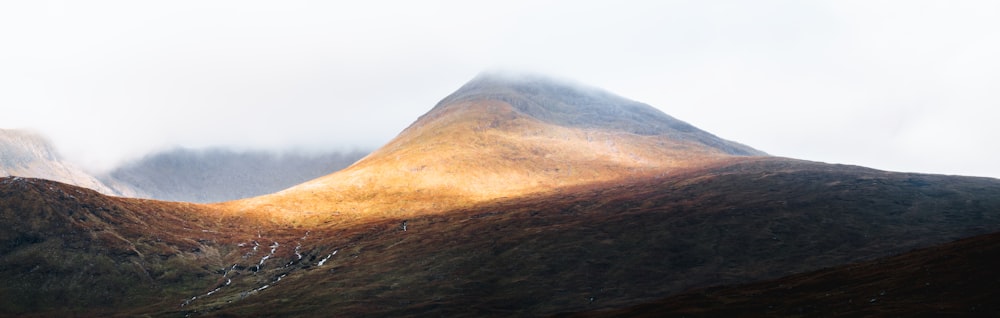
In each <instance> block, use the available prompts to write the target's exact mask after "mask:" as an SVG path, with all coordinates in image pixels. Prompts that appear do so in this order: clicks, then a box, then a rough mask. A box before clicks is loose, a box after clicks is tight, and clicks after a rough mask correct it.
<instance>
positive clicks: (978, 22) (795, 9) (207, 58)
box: [0, 1, 1000, 177]
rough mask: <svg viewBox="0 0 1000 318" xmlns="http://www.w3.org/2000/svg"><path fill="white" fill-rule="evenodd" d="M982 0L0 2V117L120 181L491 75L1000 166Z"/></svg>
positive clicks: (783, 137) (991, 44)
mask: <svg viewBox="0 0 1000 318" xmlns="http://www.w3.org/2000/svg"><path fill="white" fill-rule="evenodd" d="M998 15H1000V4H997V3H995V2H989V1H949V2H931V1H884V2H844V1H818V2H808V3H801V2H794V1H764V2H753V3H746V2H737V1H723V2H711V3H706V2H697V1H669V2H667V1H649V2H630V3H627V4H622V3H610V2H590V1H547V2H530V1H510V2H503V3H495V4H478V3H466V2H459V1H432V2H422V3H419V4H417V3H409V2H389V3H383V2H379V3H351V4H340V3H316V2H309V1H287V2H281V3H269V2H259V1H213V2H198V1H175V2H165V3H145V2H143V3H135V2H128V1H89V2H70V1H47V2H40V1H32V2H5V3H3V4H0V41H2V43H4V49H3V50H0V69H2V70H3V71H2V72H0V107H2V115H0V128H28V129H32V130H34V131H39V132H41V133H42V134H44V135H46V136H48V137H49V138H50V139H51V140H52V141H53V142H54V143H55V148H56V149H59V150H60V152H62V154H63V155H64V156H65V157H66V158H67V159H69V160H71V161H74V162H76V163H77V164H79V165H81V166H83V167H85V168H86V169H88V170H91V171H98V172H100V171H110V170H112V169H114V168H115V167H118V166H120V165H122V164H123V163H125V162H128V161H129V160H136V159H137V158H142V157H143V156H144V155H147V154H149V153H152V152H155V151H160V150H164V149H172V148H174V147H184V148H195V149H202V148H210V147H226V148H229V149H236V150H262V151H279V152H281V151H287V150H295V149H297V150H298V151H306V152H324V151H346V150H351V149H374V148H377V147H379V146H381V145H382V144H384V143H385V142H387V141H389V140H390V139H391V138H393V137H394V136H395V135H396V134H397V133H399V132H400V131H401V130H402V129H404V128H405V127H407V126H408V125H409V124H410V123H411V122H413V121H414V120H416V119H417V117H419V116H420V115H421V114H423V113H425V112H427V111H428V110H430V109H431V108H432V107H433V106H434V105H435V104H436V103H437V102H438V101H439V100H441V99H442V98H444V97H445V96H447V95H448V94H450V93H451V92H453V91H455V90H456V89H458V88H459V87H461V86H462V85H463V84H464V83H465V82H467V81H468V80H470V79H472V78H474V77H475V76H476V74H478V73H480V72H482V71H484V70H513V71H516V72H529V73H538V74H546V75H550V76H556V77H560V78H569V79H573V80H574V81H577V82H580V83H584V84H586V85H591V86H595V87H600V88H602V89H605V90H607V91H610V92H612V93H615V94H618V95H621V96H623V97H625V98H628V99H632V100H636V101H638V102H642V103H646V104H649V105H652V106H654V107H657V108H659V109H660V110H662V111H663V112H665V113H666V114H669V115H670V116H673V117H675V118H677V119H679V120H683V121H685V122H688V123H690V124H692V125H694V126H697V127H699V128H701V129H703V130H706V131H708V132H711V133H713V134H715V135H718V136H720V137H722V138H726V139H730V140H734V141H738V142H740V143H743V144H746V145H749V146H751V147H754V148H757V149H760V150H763V151H765V152H768V153H770V154H772V155H779V156H788V157H795V158H802V159H809V160H816V161H824V162H833V163H847V164H857V165H864V166H870V167H874V168H879V169H886V170H895V171H916V172H929V173H946V174H963V175H980V176H992V177H1000V167H998V166H996V165H995V162H997V161H1000V148H998V147H991V146H990V145H992V142H993V141H994V140H997V139H1000V127H998V126H996V125H994V124H993V123H992V122H991V121H993V120H994V119H995V118H1000V117H998V115H1000V114H998V110H997V109H998V108H997V107H996V106H998V105H1000V96H998V94H997V93H996V92H997V91H998V90H997V87H1000V76H998V75H997V74H1000V61H998V60H997V59H996V58H995V57H996V56H1000V38H998V37H996V36H995V31H994V30H998V29H1000V17H998Z"/></svg>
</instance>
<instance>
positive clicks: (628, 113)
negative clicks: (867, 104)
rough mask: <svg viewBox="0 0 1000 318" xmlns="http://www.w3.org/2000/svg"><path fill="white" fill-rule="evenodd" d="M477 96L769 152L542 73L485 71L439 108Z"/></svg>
mask: <svg viewBox="0 0 1000 318" xmlns="http://www.w3.org/2000/svg"><path fill="white" fill-rule="evenodd" d="M475 101H499V102H503V103H506V104H509V105H510V106H512V107H513V108H514V109H516V110H517V111H518V112H519V113H522V114H524V115H527V116H530V117H532V118H535V119H537V120H540V121H542V122H546V123H549V124H553V125H558V126H565V127H573V128H580V129H598V130H609V131H618V132H625V133H629V134H636V135H643V136H652V135H661V136H667V137H670V138H674V139H678V140H684V141H693V142H698V143H701V144H704V145H705V146H708V147H712V148H716V149H718V150H721V151H722V152H724V153H726V154H730V155H738V156H754V155H757V156H759V155H766V153H764V152H762V151H759V150H756V149H753V148H751V147H748V146H745V145H742V144H739V143H735V142H732V141H728V140H724V139H721V138H718V137H716V136H714V135H712V134H710V133H708V132H705V131H703V130H701V129H698V128H696V127H694V126H692V125H690V124H688V123H686V122H684V121H681V120H678V119H676V118H674V117H671V116H670V115H667V114H665V113H663V112H662V111H660V110H659V109H656V108H654V107H652V106H650V105H647V104H644V103H641V102H637V101H633V100H630V99H627V98H624V97H621V96H618V95H615V94H612V93H610V92H607V91H605V90H602V89H599V88H595V87H589V86H586V85H582V84H577V83H573V82H570V81H566V80H560V79H554V78H551V77H546V76H543V75H537V74H514V73H503V72H485V73H480V74H479V75H478V76H476V77H475V78H473V79H472V80H471V81H469V82H468V83H466V84H465V85H463V86H462V87H461V88H459V89H458V90H457V91H455V92H454V93H452V94H451V95H449V96H448V97H446V98H444V99H443V100H441V102H439V103H438V104H437V105H436V106H435V107H434V109H433V110H432V111H431V112H430V113H429V115H430V114H433V113H435V111H444V109H446V108H448V107H449V106H451V105H456V104H466V105H467V104H468V103H467V102H475Z"/></svg>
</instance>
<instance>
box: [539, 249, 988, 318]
mask: <svg viewBox="0 0 1000 318" xmlns="http://www.w3.org/2000/svg"><path fill="white" fill-rule="evenodd" d="M998 267H1000V233H994V234H988V235H982V236H976V237H973V238H968V239H963V240H960V241H957V242H951V243H946V244H942V245H938V246H934V247H930V248H926V249H920V250H917V251H913V252H909V253H905V254H901V255H896V256H892V257H887V258H880V259H876V260H872V261H867V262H862V263H857V264H851V265H843V266H838V267H834V268H828V269H823V270H819V271H815V272H809V273H804V274H797V275H792V276H787V277H782V278H780V279H776V280H771V281H765V282H757V283H751V284H745V285H737V286H722V287H712V288H705V289H697V290H692V291H688V292H684V293H682V294H678V295H674V296H671V297H668V298H665V299H662V300H658V301H655V302H650V303H646V304H641V305H635V306H631V307H627V308H622V309H616V310H605V311H591V312H582V313H574V314H563V315H559V316H561V317H665V316H678V317H679V316H686V317H764V316H767V317H814V316H847V317H861V316H890V317H915V316H941V315H950V316H955V315H961V316H982V317H987V316H989V317H996V316H998V315H1000V293H998V292H997V291H998V290H1000V272H998V271H997V270H996V269H997V268H998Z"/></svg>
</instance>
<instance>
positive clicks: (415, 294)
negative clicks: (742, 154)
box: [215, 158, 1000, 316]
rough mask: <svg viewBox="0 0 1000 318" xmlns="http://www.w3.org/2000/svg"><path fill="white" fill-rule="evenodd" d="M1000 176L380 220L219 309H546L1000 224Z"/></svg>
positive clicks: (597, 304)
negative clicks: (324, 264) (329, 253)
mask: <svg viewBox="0 0 1000 318" xmlns="http://www.w3.org/2000/svg"><path fill="white" fill-rule="evenodd" d="M996 193H1000V182H997V181H996V180H992V179H981V178H958V177H944V176H932V175H916V174H901V173H886V172H881V171H875V170H870V169H863V168H857V167H847V166H832V165H825V164H818V163H810V162H802V161H794V160H786V159H776V158H774V159H753V160H744V161H740V162H736V163H735V164H731V165H721V166H719V167H716V168H714V169H712V170H709V171H700V172H692V173H690V174H686V175H678V176H675V177H666V178H650V179H644V180H639V181H636V182H634V183H626V184H617V185H614V186H609V185H596V186H590V187H580V188H578V189H575V190H573V191H568V190H567V191H566V192H564V193H561V194H552V195H538V196H535V197H530V198H522V199H519V200H511V201H506V202H504V201H498V202H493V203H486V204H482V205H480V206H478V207H474V208H469V209H466V210H461V211H454V212H449V213H442V214H438V215H428V216H422V217H411V218H408V219H407V225H408V230H407V231H402V230H401V228H400V226H399V225H400V224H401V221H402V220H398V221H384V222H377V223H372V224H367V225H365V226H364V227H365V228H366V229H365V230H364V232H361V233H358V234H356V235H354V236H351V237H350V238H348V237H344V238H340V239H338V240H339V241H337V240H335V242H330V243H332V244H333V245H335V246H341V247H342V248H343V249H344V250H342V252H346V254H338V255H340V256H339V257H336V258H334V259H332V260H331V262H330V263H329V264H328V265H329V266H331V267H330V268H325V269H322V270H321V269H317V268H312V269H306V270H303V271H300V272H296V273H293V275H290V276H288V277H287V278H286V280H284V281H282V284H280V285H276V286H274V287H273V288H272V289H271V290H269V291H268V292H269V293H270V294H269V295H270V296H268V297H261V298H258V299H256V300H254V301H250V302H241V303H237V304H233V305H231V306H229V307H226V308H222V309H221V310H220V311H217V312H215V313H216V314H235V315H239V316H243V315H255V314H257V315H269V314H294V315H304V316H310V315H313V316H324V315H327V314H328V313H330V312H336V313H338V314H343V315H350V316H358V315H360V316H364V315H370V316H384V315H392V316H406V315H439V314H440V315H449V316H451V315H460V316H490V315H497V316H509V315H544V314H551V313H556V312H560V311H566V310H583V309H588V308H603V307H608V306H620V305H624V304H630V303H635V302H639V301H643V300H651V299H655V298H658V297H662V296H665V295H669V294H673V293H677V292H681V291H683V290H686V289H689V288H693V287H699V286H708V285H714V284H723V283H739V282H750V281H755V280H760V279H765V278H775V277H780V276H783V275H787V274H790V273H796V272H805V271H809V270H815V269H819V268H823V267H828V266H832V265H837V264H844V263H848V262H854V261H859V260H864V259H871V258H875V257H880V256H886V255H890V254H892V253H899V252H902V251H907V250H910V249H914V248H918V247H923V246H929V245H932V244H938V243H943V242H947V241H950V240H954V239H957V238H960V237H965V236H970V235H974V234H981V233H987V232H990V231H997V230H1000V197H998V196H997V195H996Z"/></svg>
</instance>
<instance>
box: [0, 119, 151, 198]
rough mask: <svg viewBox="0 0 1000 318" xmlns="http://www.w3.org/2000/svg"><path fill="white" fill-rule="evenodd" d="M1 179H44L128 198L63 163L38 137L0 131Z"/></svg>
mask: <svg viewBox="0 0 1000 318" xmlns="http://www.w3.org/2000/svg"><path fill="white" fill-rule="evenodd" d="M0 176H19V177H28V178H43V179H49V180H55V181H59V182H63V183H68V184H74V185H78V186H81V187H85V188H89V189H94V190H97V191H99V192H101V193H104V194H108V195H130V194H132V193H133V192H131V191H130V190H129V189H127V188H121V189H112V188H111V187H108V186H107V185H105V184H104V183H103V182H101V181H100V180H98V179H97V178H96V177H94V176H92V175H90V174H89V173H87V172H84V171H83V170H82V169H80V168H78V167H76V166H74V165H72V164H70V163H68V162H66V161H64V160H63V159H62V158H61V157H60V156H59V154H58V153H57V152H56V151H55V148H53V147H52V144H51V143H50V142H49V141H48V140H46V139H45V138H44V137H42V136H41V135H38V134H35V133H32V132H28V131H21V130H10V129H0Z"/></svg>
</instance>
